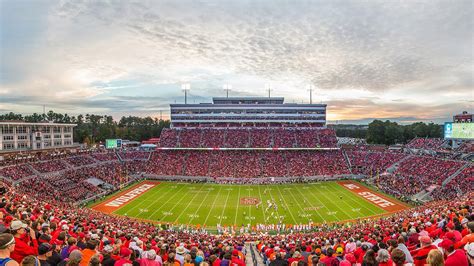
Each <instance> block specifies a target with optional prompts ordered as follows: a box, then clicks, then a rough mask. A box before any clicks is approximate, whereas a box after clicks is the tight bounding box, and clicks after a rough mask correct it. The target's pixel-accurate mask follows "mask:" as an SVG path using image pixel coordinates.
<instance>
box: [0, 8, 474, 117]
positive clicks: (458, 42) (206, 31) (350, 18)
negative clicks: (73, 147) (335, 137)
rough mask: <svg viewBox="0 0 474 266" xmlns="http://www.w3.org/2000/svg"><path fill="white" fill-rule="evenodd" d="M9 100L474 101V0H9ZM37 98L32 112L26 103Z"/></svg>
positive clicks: (2, 103) (332, 110)
mask: <svg viewBox="0 0 474 266" xmlns="http://www.w3.org/2000/svg"><path fill="white" fill-rule="evenodd" d="M0 5H1V6H0V7H1V8H0V10H1V11H0V12H1V17H2V18H1V27H2V28H1V37H2V38H1V39H2V41H1V42H2V43H1V62H0V67H1V72H0V73H1V77H0V109H2V110H12V111H16V112H23V113H29V112H33V111H39V110H41V108H42V107H41V106H42V105H43V104H46V105H48V106H51V108H54V109H55V110H57V111H67V112H69V113H80V112H102V113H111V114H114V115H124V114H132V115H133V114H138V115H157V112H159V110H164V109H166V108H167V105H168V104H169V103H173V102H175V101H178V102H179V101H182V98H183V97H182V93H181V90H180V85H179V84H180V83H182V82H190V83H191V84H192V90H191V92H190V93H191V101H197V102H202V101H206V102H208V101H210V98H211V97H212V96H222V95H224V94H225V92H224V91H223V90H222V84H224V83H230V84H232V85H233V87H234V91H233V92H232V93H231V95H232V94H233V95H265V91H264V89H263V87H264V84H266V83H270V84H272V86H273V87H274V90H273V95H278V96H284V97H286V100H287V102H301V101H306V102H307V101H308V100H309V99H308V98H309V97H308V92H307V91H306V89H305V85H306V84H308V83H312V84H314V85H315V87H316V89H317V91H316V93H315V98H317V99H319V100H321V101H324V102H327V103H328V105H329V115H328V118H329V119H330V120H351V119H355V120H357V119H365V118H387V117H391V118H393V117H410V118H414V119H420V120H422V119H428V120H429V119H432V120H435V121H442V120H445V119H449V117H451V116H452V115H453V114H454V113H457V112H460V111H462V110H469V111H472V110H473V99H474V82H473V69H474V60H473V49H472V47H473V21H474V19H473V13H474V12H473V11H474V10H473V5H472V3H471V2H470V1H463V0H460V1H452V2H447V1H405V2H390V1H350V0H346V1H291V2H288V1H259V2H255V1H205V2H197V1H131V0H130V1H78V0H74V1H67V0H64V1H39V0H31V1H2V2H1V4H0ZM25 106H27V107H25Z"/></svg>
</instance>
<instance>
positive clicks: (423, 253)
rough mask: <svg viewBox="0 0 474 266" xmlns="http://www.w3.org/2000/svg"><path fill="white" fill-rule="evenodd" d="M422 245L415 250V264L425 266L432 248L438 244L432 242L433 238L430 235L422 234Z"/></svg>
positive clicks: (420, 239)
mask: <svg viewBox="0 0 474 266" xmlns="http://www.w3.org/2000/svg"><path fill="white" fill-rule="evenodd" d="M419 241H420V245H421V247H420V248H419V249H417V250H415V252H414V255H413V260H414V263H415V266H424V265H425V264H426V258H427V257H428V253H430V250H432V249H436V246H434V245H433V244H431V238H430V237H429V236H421V237H420V238H419Z"/></svg>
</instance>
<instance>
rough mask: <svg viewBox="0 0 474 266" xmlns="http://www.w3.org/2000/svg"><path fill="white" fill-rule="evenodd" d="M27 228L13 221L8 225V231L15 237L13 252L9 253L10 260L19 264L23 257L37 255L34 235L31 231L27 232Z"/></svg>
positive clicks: (17, 221)
mask: <svg viewBox="0 0 474 266" xmlns="http://www.w3.org/2000/svg"><path fill="white" fill-rule="evenodd" d="M27 229H28V226H27V225H26V224H24V223H23V222H22V221H19V220H15V221H13V222H12V223H11V224H10V231H11V232H12V233H13V235H14V236H15V250H13V252H12V253H11V258H12V259H14V260H16V261H17V262H18V263H21V261H22V260H23V258H24V257H26V256H29V255H35V256H36V255H38V242H37V241H36V233H35V231H34V230H33V229H28V230H29V237H30V238H31V241H30V240H29V239H28V232H27Z"/></svg>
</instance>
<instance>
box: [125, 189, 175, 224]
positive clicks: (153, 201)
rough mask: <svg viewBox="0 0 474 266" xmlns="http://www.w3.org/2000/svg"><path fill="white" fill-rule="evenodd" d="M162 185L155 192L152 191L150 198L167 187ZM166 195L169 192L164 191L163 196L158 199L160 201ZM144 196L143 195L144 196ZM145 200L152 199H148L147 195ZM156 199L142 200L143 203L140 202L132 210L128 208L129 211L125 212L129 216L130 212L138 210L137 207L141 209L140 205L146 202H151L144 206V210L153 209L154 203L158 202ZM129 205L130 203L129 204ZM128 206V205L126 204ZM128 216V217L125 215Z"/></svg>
mask: <svg viewBox="0 0 474 266" xmlns="http://www.w3.org/2000/svg"><path fill="white" fill-rule="evenodd" d="M161 184H163V186H161V187H158V189H157V190H155V191H153V193H151V195H152V196H154V195H155V194H157V193H158V192H161V190H162V189H165V188H167V185H168V184H166V183H161ZM168 193H170V190H168V191H166V192H165V193H163V195H161V196H160V197H159V198H158V199H161V198H162V197H163V196H164V195H167V194H168ZM145 195H146V194H144V196H145ZM146 198H153V197H150V196H149V195H147V197H146ZM158 199H155V200H148V199H147V200H144V201H140V202H139V203H138V204H137V205H135V206H133V207H132V208H130V210H128V211H127V214H130V212H132V211H133V210H134V209H136V208H138V207H141V206H142V205H144V204H145V203H147V202H149V201H150V202H151V203H150V204H148V205H146V209H148V208H149V207H153V205H154V204H155V202H156V201H157V200H158ZM130 203H131V202H130ZM127 205H128V204H127ZM127 216H129V215H127Z"/></svg>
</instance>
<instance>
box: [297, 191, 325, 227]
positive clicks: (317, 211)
mask: <svg viewBox="0 0 474 266" xmlns="http://www.w3.org/2000/svg"><path fill="white" fill-rule="evenodd" d="M297 190H298V192H299V193H300V194H301V196H303V197H304V198H308V197H307V196H305V195H304V194H303V193H302V192H301V191H299V189H297ZM308 194H309V195H311V197H313V199H316V200H317V201H318V202H319V203H320V204H321V205H322V206H323V208H326V209H327V210H328V211H331V210H329V208H328V207H327V206H326V204H324V203H323V202H322V201H320V200H319V199H318V197H315V196H314V195H313V194H312V193H311V192H308ZM309 207H315V206H309ZM303 212H304V210H303ZM316 213H317V214H318V215H319V217H321V218H322V219H323V222H326V219H324V216H322V215H321V214H320V213H319V210H316Z"/></svg>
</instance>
